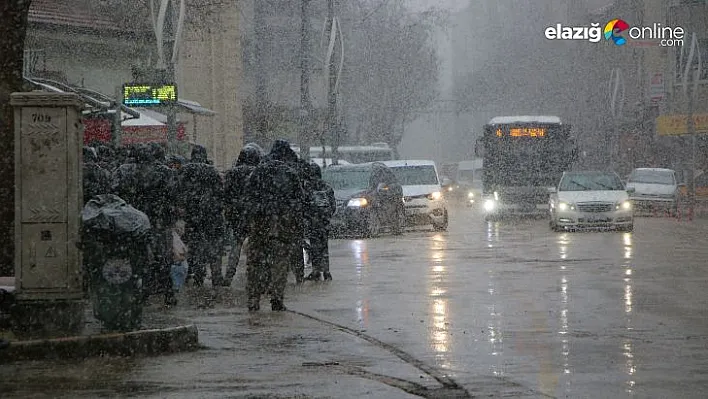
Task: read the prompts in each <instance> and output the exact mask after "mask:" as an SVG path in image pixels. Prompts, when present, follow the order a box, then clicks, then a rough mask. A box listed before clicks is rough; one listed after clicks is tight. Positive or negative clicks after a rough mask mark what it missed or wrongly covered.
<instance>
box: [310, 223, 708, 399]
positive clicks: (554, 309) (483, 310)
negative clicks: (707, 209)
mask: <svg viewBox="0 0 708 399" xmlns="http://www.w3.org/2000/svg"><path fill="white" fill-rule="evenodd" d="M706 224H707V223H706V221H705V220H702V221H695V222H693V223H687V222H678V221H676V220H675V219H668V218H640V219H637V222H636V230H635V232H634V233H618V232H597V231H595V232H575V233H553V232H551V231H550V229H549V228H548V222H547V221H545V220H527V221H516V222H514V221H506V222H484V221H482V220H481V218H480V217H479V216H478V215H475V214H474V213H473V212H472V211H470V210H458V211H457V212H455V213H454V214H453V219H452V221H451V223H450V229H449V232H447V233H434V232H427V231H420V232H410V233H408V234H406V235H405V236H404V237H402V238H379V239H375V240H361V241H360V240H352V241H334V242H332V244H331V247H332V249H331V253H332V255H333V259H334V261H333V263H334V266H333V268H334V270H336V273H335V279H337V284H336V285H337V291H336V293H333V292H331V291H332V289H326V290H322V291H321V292H319V293H317V295H310V296H308V297H304V296H298V297H297V302H296V303H297V307H298V308H303V309H308V310H311V311H316V312H318V313H320V314H322V315H323V317H325V318H327V319H330V320H336V321H337V322H340V323H342V324H345V325H347V326H351V327H357V328H361V329H365V330H366V331H367V333H368V334H371V335H373V336H376V337H377V338H379V339H381V340H382V341H385V342H388V343H393V344H395V345H396V346H397V347H400V348H403V349H404V350H406V351H408V352H409V353H411V354H413V355H415V356H417V357H418V358H420V359H422V360H424V361H425V362H427V363H429V364H431V365H435V366H436V367H437V368H439V369H441V370H444V371H446V372H447V373H448V374H449V375H450V376H451V377H453V378H454V379H455V380H456V381H457V382H458V383H460V384H461V385H463V386H464V387H465V388H467V389H468V390H469V391H470V392H471V393H473V394H474V393H479V394H482V393H486V392H485V388H484V386H485V384H491V383H492V381H494V380H497V381H498V379H497V378H495V377H501V378H502V379H504V380H505V381H507V382H508V383H509V384H519V385H520V386H523V387H526V388H531V389H533V390H535V391H537V392H538V394H539V396H543V395H542V394H545V395H548V396H552V397H605V398H609V397H624V396H632V395H636V396H638V397H666V398H668V397H684V398H686V397H696V398H699V397H705V392H706V391H707V390H708V306H707V305H708V279H707V278H708V245H707V244H708V228H707V227H706Z"/></svg>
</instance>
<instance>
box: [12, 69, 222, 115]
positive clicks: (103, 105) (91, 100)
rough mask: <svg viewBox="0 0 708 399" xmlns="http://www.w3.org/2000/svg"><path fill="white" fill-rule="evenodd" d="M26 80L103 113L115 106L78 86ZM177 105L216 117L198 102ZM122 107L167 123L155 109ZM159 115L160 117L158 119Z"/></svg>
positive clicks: (131, 113) (186, 109)
mask: <svg viewBox="0 0 708 399" xmlns="http://www.w3.org/2000/svg"><path fill="white" fill-rule="evenodd" d="M24 79H25V80H26V81H27V82H28V83H30V84H32V85H34V86H37V87H39V88H41V89H43V90H47V91H51V92H54V93H76V94H78V95H79V97H81V99H82V100H83V101H84V102H86V104H87V105H88V106H89V107H90V108H94V109H97V110H100V111H103V112H110V111H111V109H112V108H113V107H114V104H115V99H114V97H110V96H107V95H105V94H103V93H99V92H97V91H94V90H91V89H86V88H84V87H76V86H72V85H68V84H66V83H62V82H57V81H53V80H50V79H43V78H36V77H28V76H25V77H24ZM177 105H178V106H179V108H180V110H179V111H182V112H186V113H189V114H193V115H201V116H214V115H216V112H215V111H213V110H210V109H209V108H206V107H203V106H202V105H201V104H199V103H198V102H196V101H191V100H187V99H178V100H177ZM120 107H121V111H123V112H124V113H126V114H128V115H130V116H132V117H133V118H140V115H141V113H146V114H147V115H148V116H150V117H153V118H155V119H158V120H160V121H162V122H163V123H166V122H167V117H166V116H165V115H164V114H161V113H159V112H157V111H155V110H153V109H149V108H140V110H138V109H136V108H130V107H127V106H125V105H123V104H121V105H120ZM158 115H159V116H160V117H157V116H158Z"/></svg>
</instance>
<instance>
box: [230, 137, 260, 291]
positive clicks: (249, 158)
mask: <svg viewBox="0 0 708 399" xmlns="http://www.w3.org/2000/svg"><path fill="white" fill-rule="evenodd" d="M263 156H264V154H263V149H261V147H259V146H258V145H257V144H254V143H249V144H246V145H245V146H244V147H243V149H241V152H240V153H239V155H238V158H237V159H236V162H234V166H233V168H231V169H230V170H229V171H227V172H226V176H225V177H224V197H225V200H224V207H225V212H224V214H225V215H226V222H227V223H228V225H229V226H230V228H231V229H232V230H233V240H232V246H231V253H230V254H229V263H228V266H227V269H226V277H225V278H224V285H226V286H228V285H231V281H232V280H233V278H234V276H235V275H236V268H237V267H238V262H239V258H240V256H241V248H242V247H243V242H244V241H245V239H246V237H247V236H248V228H247V227H248V226H247V224H246V223H244V222H245V221H246V219H245V215H246V211H247V208H248V204H247V202H246V201H247V195H246V194H247V193H246V183H247V182H248V177H249V176H250V175H251V173H252V172H253V170H254V169H255V168H256V166H258V164H260V163H261V161H262V160H263Z"/></svg>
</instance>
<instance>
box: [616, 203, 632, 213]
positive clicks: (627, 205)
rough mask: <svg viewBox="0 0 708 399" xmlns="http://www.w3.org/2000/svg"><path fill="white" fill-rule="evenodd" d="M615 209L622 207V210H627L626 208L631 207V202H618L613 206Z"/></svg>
mask: <svg viewBox="0 0 708 399" xmlns="http://www.w3.org/2000/svg"><path fill="white" fill-rule="evenodd" d="M615 209H617V210H619V209H622V210H623V211H628V210H630V209H632V203H631V202H629V201H622V202H619V203H617V205H616V206H615Z"/></svg>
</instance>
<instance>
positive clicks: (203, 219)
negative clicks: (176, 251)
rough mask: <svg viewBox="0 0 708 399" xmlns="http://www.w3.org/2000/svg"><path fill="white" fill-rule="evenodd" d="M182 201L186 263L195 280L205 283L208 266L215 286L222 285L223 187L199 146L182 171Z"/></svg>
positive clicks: (180, 178)
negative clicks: (186, 252) (186, 253)
mask: <svg viewBox="0 0 708 399" xmlns="http://www.w3.org/2000/svg"><path fill="white" fill-rule="evenodd" d="M179 182H180V189H179V192H180V197H181V200H180V203H181V206H182V208H183V209H184V221H185V235H184V239H185V244H186V245H187V247H188V248H189V254H188V258H187V263H189V267H190V269H191V274H192V277H193V278H194V283H195V285H197V286H202V285H203V284H204V279H205V278H206V271H207V266H208V267H209V269H210V270H211V283H212V287H217V286H220V285H223V282H222V281H223V276H222V272H221V254H222V246H223V238H224V215H223V203H224V187H223V184H222V182H221V177H220V176H219V172H218V171H217V170H216V168H215V167H214V166H212V165H210V164H209V162H208V159H207V151H206V148H204V147H203V146H200V145H197V146H195V147H194V148H193V149H192V157H191V160H190V162H189V163H188V164H186V165H184V166H182V168H181V169H180V171H179Z"/></svg>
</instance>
